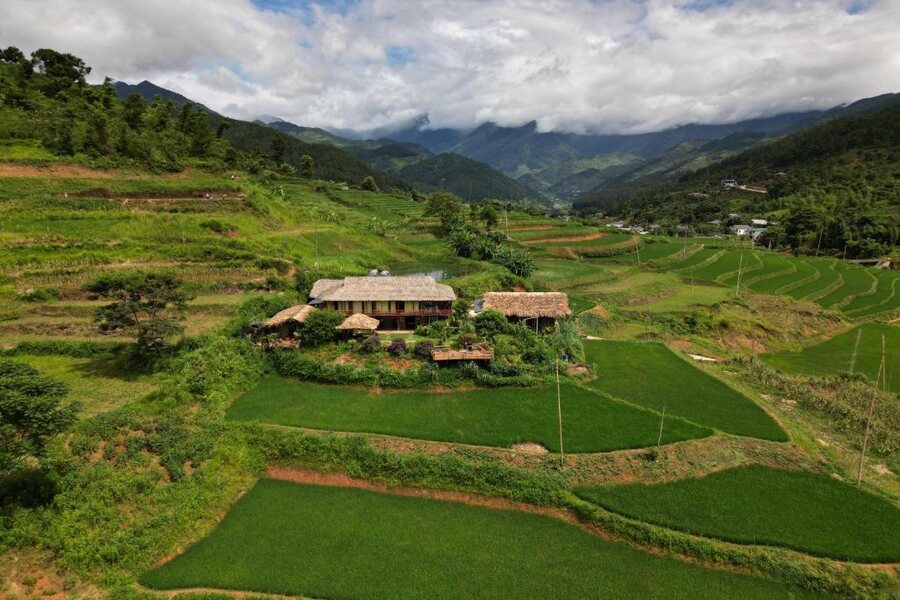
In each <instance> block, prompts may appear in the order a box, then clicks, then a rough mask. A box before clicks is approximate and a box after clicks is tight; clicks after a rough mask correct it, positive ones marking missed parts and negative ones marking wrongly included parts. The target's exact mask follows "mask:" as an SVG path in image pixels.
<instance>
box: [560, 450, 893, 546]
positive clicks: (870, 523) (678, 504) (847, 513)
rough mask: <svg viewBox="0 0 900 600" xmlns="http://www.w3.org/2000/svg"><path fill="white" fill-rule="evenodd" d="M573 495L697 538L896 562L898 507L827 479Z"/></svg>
mask: <svg viewBox="0 0 900 600" xmlns="http://www.w3.org/2000/svg"><path fill="white" fill-rule="evenodd" d="M576 493H578V495H579V496H581V497H583V498H585V499H587V500H589V501H591V502H594V503H596V504H599V505H600V506H603V507H604V508H607V509H609V510H612V511H615V512H618V513H621V514H624V515H626V516H629V517H632V518H635V519H640V520H642V521H649V522H651V523H655V524H657V525H663V526H665V527H671V528H673V529H680V530H683V531H687V532H690V533H694V534H697V535H703V536H709V537H716V538H720V539H724V540H728V541H732V542H737V543H742V544H762V545H769V546H784V547H787V548H793V549H795V550H799V551H801V552H806V553H810V554H816V555H820V556H827V557H831V558H837V559H842V560H852V561H862V562H897V561H900V509H898V508H897V507H896V506H894V505H893V504H891V503H890V502H889V501H887V500H884V499H882V498H881V497H879V496H875V495H873V494H870V493H868V492H865V491H862V490H860V489H858V488H856V487H854V486H851V485H849V484H847V483H844V482H841V481H837V480H835V479H833V478H832V477H829V476H828V475H819V474H814V473H805V472H791V471H780V470H776V469H770V468H766V467H761V466H748V467H739V468H736V469H729V470H726V471H721V472H718V473H712V474H710V475H707V476H706V477H702V478H699V479H684V480H680V481H673V482H667V483H659V484H629V485H618V486H603V487H594V488H581V489H579V490H576Z"/></svg>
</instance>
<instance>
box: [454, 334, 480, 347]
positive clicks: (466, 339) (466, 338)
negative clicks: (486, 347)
mask: <svg viewBox="0 0 900 600" xmlns="http://www.w3.org/2000/svg"><path fill="white" fill-rule="evenodd" d="M476 343H478V336H477V335H475V334H473V333H461V334H460V335H459V337H457V338H456V347H457V348H468V347H469V346H471V345H472V344H476Z"/></svg>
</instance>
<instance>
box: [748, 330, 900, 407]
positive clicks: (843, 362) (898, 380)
mask: <svg viewBox="0 0 900 600" xmlns="http://www.w3.org/2000/svg"><path fill="white" fill-rule="evenodd" d="M860 330H862V335H861V336H860V337H859V349H858V350H857V353H856V364H855V365H854V368H853V372H854V373H862V374H864V375H865V376H866V377H868V378H869V379H871V380H872V381H874V380H875V376H876V374H877V373H878V366H879V364H880V363H881V336H882V335H884V338H885V348H886V350H887V354H886V358H885V366H886V368H885V370H886V371H887V382H888V389H889V390H891V391H894V392H900V356H898V354H900V350H898V349H900V327H896V326H893V325H883V324H880V323H869V324H866V325H861V326H859V327H856V328H854V329H852V330H850V331H848V332H846V333H842V334H841V335H838V336H835V337H833V338H831V339H830V340H827V341H825V342H822V343H820V344H816V345H815V346H809V347H808V348H804V349H803V351H801V352H780V353H777V354H765V355H763V356H762V357H761V358H762V359H763V360H764V361H765V362H767V363H768V364H770V365H772V366H773V367H775V368H776V369H780V370H782V371H784V372H786V373H794V374H797V375H808V376H814V377H815V376H826V375H829V376H835V375H840V374H841V373H849V372H850V364H851V362H852V361H853V349H854V347H856V338H857V336H858V335H859V331H860Z"/></svg>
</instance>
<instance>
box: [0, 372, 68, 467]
mask: <svg viewBox="0 0 900 600" xmlns="http://www.w3.org/2000/svg"><path fill="white" fill-rule="evenodd" d="M66 392H67V390H66V386H65V385H64V384H63V383H62V382H60V381H57V380H55V379H51V378H49V377H44V376H42V375H41V374H40V372H39V371H38V370H37V369H35V368H34V367H32V366H30V365H26V364H23V363H19V362H14V361H11V360H3V361H0V477H3V476H5V475H8V474H9V473H11V472H12V471H15V470H17V469H18V468H20V467H21V466H22V465H23V463H24V462H25V461H26V460H27V459H28V458H29V457H31V458H36V459H40V458H41V457H42V456H44V453H45V449H46V447H47V443H48V442H49V441H50V439H51V438H52V437H53V436H55V435H57V434H58V433H61V432H63V431H65V430H67V429H68V428H69V427H71V426H72V424H73V423H74V422H75V417H76V415H77V413H78V405H77V404H75V403H68V404H63V403H62V400H63V398H64V397H65V395H66Z"/></svg>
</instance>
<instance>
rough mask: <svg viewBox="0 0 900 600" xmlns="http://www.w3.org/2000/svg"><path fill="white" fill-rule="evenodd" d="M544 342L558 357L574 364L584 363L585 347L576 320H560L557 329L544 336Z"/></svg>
mask: <svg viewBox="0 0 900 600" xmlns="http://www.w3.org/2000/svg"><path fill="white" fill-rule="evenodd" d="M544 341H546V342H547V344H548V345H549V346H550V347H551V348H553V351H554V353H555V354H556V356H558V357H560V358H567V359H568V360H569V361H572V362H583V361H584V347H583V346H582V344H581V339H580V337H579V335H578V326H577V325H576V324H575V320H574V319H561V320H559V321H558V322H557V324H556V327H554V328H553V330H552V331H550V332H549V333H547V335H546V336H544Z"/></svg>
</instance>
